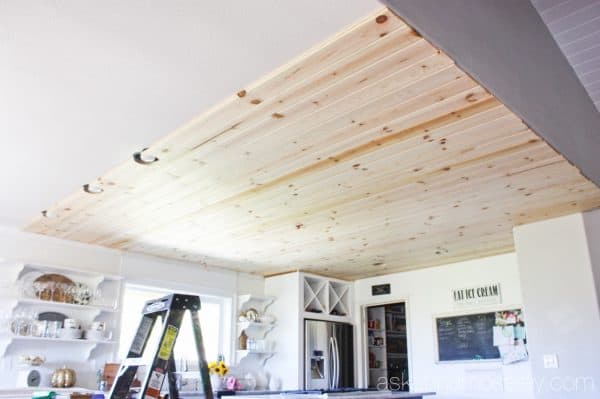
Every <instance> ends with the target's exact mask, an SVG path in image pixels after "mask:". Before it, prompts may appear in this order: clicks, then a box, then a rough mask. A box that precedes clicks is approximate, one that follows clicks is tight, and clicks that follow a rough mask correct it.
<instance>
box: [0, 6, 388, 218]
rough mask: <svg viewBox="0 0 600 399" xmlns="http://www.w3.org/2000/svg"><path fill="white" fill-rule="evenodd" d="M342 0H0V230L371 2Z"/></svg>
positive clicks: (326, 33)
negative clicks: (1, 149) (88, 0)
mask: <svg viewBox="0 0 600 399" xmlns="http://www.w3.org/2000/svg"><path fill="white" fill-rule="evenodd" d="M340 3H341V2H340V1H339V0H311V1H295V0H286V1H282V0H253V1H251V2H249V1H236V0H219V1H191V0H187V1H158V0H153V1H148V0H143V1H142V0H128V1H119V0H112V1H108V0H105V1H102V2H93V3H92V2H87V1H80V0H68V1H45V0H37V1H33V0H29V1H26V2H25V1H20V0H11V1H6V0H0V59H1V60H2V61H1V62H0V134H1V141H0V143H1V145H2V148H3V151H2V157H1V158H0V185H1V187H2V194H1V195H0V224H4V225H9V226H13V227H17V226H18V227H20V226H22V225H23V224H24V223H26V222H27V221H28V220H30V219H31V218H33V217H34V216H36V214H37V213H38V212H40V211H41V210H42V209H44V207H46V206H48V205H49V204H51V203H53V202H55V201H58V200H60V199H62V198H64V197H65V196H67V195H68V194H70V193H71V192H73V190H74V189H76V188H77V187H78V186H81V185H82V184H85V183H86V182H88V181H90V180H91V179H93V178H95V177H96V176H98V175H101V174H103V173H104V172H106V171H107V170H109V169H110V168H112V167H113V166H115V165H117V164H119V163H121V162H122V161H124V160H125V159H127V158H128V157H130V156H131V153H132V152H134V151H136V150H139V149H141V148H143V147H144V146H146V145H148V144H150V143H151V142H153V141H154V140H156V139H158V138H160V137H162V136H164V135H165V134H167V133H169V132H170V131H172V130H174V129H175V128H176V127H178V126H180V125H181V124H183V123H185V122H186V121H188V120H190V119H191V118H192V117H194V116H197V115H198V114H199V113H200V112H201V111H202V110H205V109H207V108H209V107H210V106H212V105H214V104H215V103H217V102H219V101H220V100H221V99H223V98H225V97H226V96H228V95H231V94H232V93H235V92H237V91H238V90H240V89H241V88H243V87H244V85H245V84H247V83H250V82H252V81H254V80H256V79H258V78H260V77H261V76H263V75H265V74H266V73H268V72H270V71H271V70H273V69H274V68H276V67H278V66H279V65H281V64H283V63H284V62H286V61H288V60H290V59H292V58H293V57H295V56H297V55H298V54H300V53H301V52H302V51H304V50H306V49H308V48H309V47H311V46H312V45H314V44H316V43H318V42H320V41H322V40H323V39H325V38H326V37H328V36H330V35H332V34H334V33H336V32H338V31H339V30H341V29H342V28H343V27H344V26H346V25H348V24H351V23H353V22H354V21H356V20H357V19H360V18H361V17H363V16H364V15H366V14H367V13H369V12H371V11H372V10H375V9H377V8H379V7H380V6H379V3H377V2H376V1H375V0H344V1H343V6H342V7H341V6H340Z"/></svg>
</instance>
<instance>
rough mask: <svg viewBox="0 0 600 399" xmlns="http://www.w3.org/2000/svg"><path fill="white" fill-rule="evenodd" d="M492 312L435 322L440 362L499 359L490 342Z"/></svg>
mask: <svg viewBox="0 0 600 399" xmlns="http://www.w3.org/2000/svg"><path fill="white" fill-rule="evenodd" d="M495 323H496V313H495V312H491V313H479V314H471V315H461V316H452V317H442V318H438V319H436V329H437V341H438V342H437V344H438V360H439V361H440V362H450V361H465V360H489V359H500V352H499V351H498V348H497V347H495V346H494V345H493V343H494V330H493V327H494V325H495Z"/></svg>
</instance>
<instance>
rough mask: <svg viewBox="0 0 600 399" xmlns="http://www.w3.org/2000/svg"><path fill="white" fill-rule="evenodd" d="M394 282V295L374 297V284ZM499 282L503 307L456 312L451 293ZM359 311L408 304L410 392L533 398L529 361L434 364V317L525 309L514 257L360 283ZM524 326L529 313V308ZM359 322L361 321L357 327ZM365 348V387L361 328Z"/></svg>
mask: <svg viewBox="0 0 600 399" xmlns="http://www.w3.org/2000/svg"><path fill="white" fill-rule="evenodd" d="M382 283H390V284H391V294H390V295H385V296H377V297H373V296H371V285H373V284H382ZM486 283H500V285H501V291H502V299H503V303H502V305H495V306H494V307H490V306H488V307H474V308H471V307H469V308H463V309H456V308H454V305H453V301H452V296H451V289H454V288H465V287H469V286H476V285H479V284H486ZM355 295H356V297H355V301H356V307H355V309H356V310H357V312H358V311H361V308H362V307H363V306H365V305H372V304H378V303H387V302H398V301H406V302H407V323H408V340H409V368H410V370H409V372H410V375H411V384H412V385H411V390H412V391H435V392H437V393H438V396H436V398H440V399H449V398H478V399H482V398H511V399H515V398H519V399H521V398H531V397H532V395H533V393H532V391H533V388H532V385H531V368H530V363H529V361H527V362H522V363H518V364H513V365H507V366H503V365H502V364H501V363H500V362H486V363H474V362H467V363H453V364H438V363H436V361H435V357H436V354H435V351H436V338H435V328H434V317H436V316H439V315H444V314H446V315H447V314H460V313H462V312H476V311H490V310H494V309H495V308H497V307H498V306H500V307H502V308H512V307H513V306H514V307H521V304H522V298H521V289H520V285H519V268H518V264H517V260H516V255H515V254H506V255H500V256H494V257H489V258H482V259H477V260H473V261H467V262H460V263H454V264H450V265H445V266H441V267H435V268H428V269H422V270H416V271H409V272H403V273H396V274H391V275H386V276H380V277H375V278H368V279H363V280H358V281H356V284H355ZM525 317H526V323H527V320H528V318H529V311H528V310H527V309H525ZM359 321H360V320H359V319H357V323H358V322H359ZM357 330H358V331H357V338H358V339H359V340H360V341H359V342H361V343H362V344H363V349H362V350H361V351H359V353H358V356H359V368H358V370H359V373H360V375H361V381H360V382H361V386H365V385H366V382H365V381H364V378H363V375H362V370H364V367H365V366H364V364H365V363H364V356H365V350H364V342H365V338H364V331H362V329H360V328H359V329H357Z"/></svg>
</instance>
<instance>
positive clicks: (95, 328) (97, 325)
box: [90, 321, 106, 332]
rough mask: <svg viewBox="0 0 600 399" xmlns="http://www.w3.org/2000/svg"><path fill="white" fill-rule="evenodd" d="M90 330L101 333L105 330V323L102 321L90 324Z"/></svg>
mask: <svg viewBox="0 0 600 399" xmlns="http://www.w3.org/2000/svg"><path fill="white" fill-rule="evenodd" d="M90 330H92V331H101V332H102V331H104V330H106V323H105V322H103V321H95V322H93V323H92V326H91V327H90Z"/></svg>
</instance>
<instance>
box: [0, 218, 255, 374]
mask: <svg viewBox="0 0 600 399" xmlns="http://www.w3.org/2000/svg"><path fill="white" fill-rule="evenodd" d="M0 259H4V260H17V261H25V262H30V263H37V264H40V265H50V266H62V267H66V268H74V269H80V270H87V271H94V272H99V273H105V274H114V275H121V276H123V278H124V282H125V283H134V284H142V285H150V286H156V287H161V288H166V289H169V290H173V291H177V290H181V291H188V292H190V291H191V292H201V293H203V294H208V295H217V296H223V297H229V298H231V301H230V303H231V306H232V307H233V308H234V309H235V306H236V298H237V295H238V294H255V295H263V294H264V279H263V278H262V277H260V276H254V275H249V274H245V273H238V272H235V271H231V270H224V269H219V268H212V267H207V266H201V265H197V264H191V263H184V262H177V261H173V260H169V259H163V258H157V257H152V256H146V255H141V254H129V253H122V252H120V251H115V250H111V249H107V248H102V247H97V246H92V245H87V244H82V243H77V242H72V241H66V240H60V239H56V238H52V237H46V236H41V235H36V234H30V233H24V232H21V231H17V230H14V229H8V228H3V227H0ZM0 272H1V270H0ZM236 313H237V312H235V311H233V312H232V318H231V320H230V322H229V323H227V327H228V328H227V329H228V330H229V331H225V332H224V334H225V335H226V339H229V342H230V343H231V345H230V347H229V349H230V352H229V354H227V353H226V355H228V359H229V360H231V359H232V358H233V353H234V352H233V351H234V344H233V339H231V338H232V337H235V328H236V327H235V319H236V318H237V314H236ZM2 364H6V362H2ZM3 377H4V378H3ZM7 378H8V379H10V380H13V381H14V376H12V375H11V374H6V373H5V372H1V373H0V386H9V385H11V381H5V379H7Z"/></svg>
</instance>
